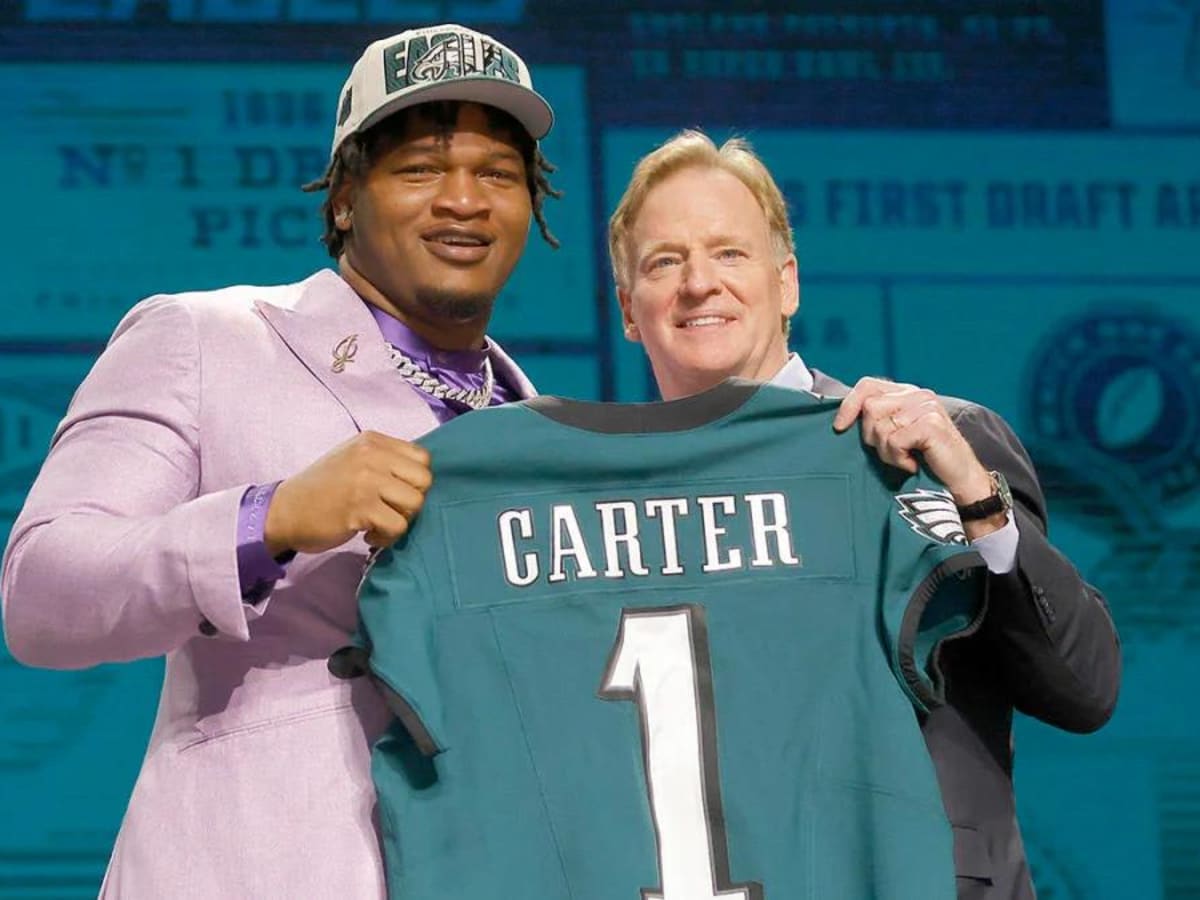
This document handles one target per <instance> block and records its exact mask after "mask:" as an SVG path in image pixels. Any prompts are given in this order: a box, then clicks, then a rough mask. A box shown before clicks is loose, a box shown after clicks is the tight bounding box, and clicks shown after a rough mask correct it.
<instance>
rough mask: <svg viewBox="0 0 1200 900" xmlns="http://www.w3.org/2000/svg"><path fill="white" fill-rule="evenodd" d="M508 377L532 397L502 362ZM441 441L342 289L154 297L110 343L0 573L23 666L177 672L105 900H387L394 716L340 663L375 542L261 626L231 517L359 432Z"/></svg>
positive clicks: (345, 553) (262, 613)
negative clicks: (116, 665) (375, 774)
mask: <svg viewBox="0 0 1200 900" xmlns="http://www.w3.org/2000/svg"><path fill="white" fill-rule="evenodd" d="M351 335H356V336H357V337H356V339H355V341H353V342H350V341H346V340H345V339H346V338H348V337H349V336H351ZM351 344H354V345H356V346H355V347H354V352H353V356H352V357H351V358H349V359H347V360H345V361H344V363H343V365H342V366H341V367H340V369H341V370H340V371H335V369H336V368H338V367H337V366H335V365H334V363H335V348H337V347H338V346H339V345H340V346H341V349H342V351H343V352H342V354H341V355H342V356H343V357H346V356H347V355H348V354H347V353H346V352H345V351H346V350H347V349H348V348H350V347H351ZM493 346H495V345H493ZM492 362H493V366H494V368H495V370H496V372H497V375H498V377H500V378H503V379H504V380H505V381H506V383H508V384H509V385H511V386H512V387H514V388H515V389H516V390H517V391H518V393H519V394H520V395H521V396H531V395H532V394H533V387H532V385H531V384H530V383H529V381H528V379H527V378H526V377H525V376H524V374H523V373H522V372H521V371H520V370H519V369H518V368H517V367H516V366H515V364H514V363H513V362H512V360H510V359H509V358H508V357H507V356H506V355H505V354H504V353H503V352H502V351H501V350H500V349H499V348H496V349H495V351H494V355H493V357H492ZM436 425H437V420H436V419H435V417H434V415H433V413H432V411H431V410H430V408H429V406H428V405H427V404H426V403H425V401H424V400H423V399H422V398H421V397H420V396H419V395H418V394H417V392H416V391H415V390H414V389H413V388H411V387H409V386H408V385H407V384H405V383H404V382H403V381H402V380H401V379H400V378H399V377H398V375H397V374H396V372H395V371H394V369H393V368H392V367H391V363H390V361H389V358H388V355H387V352H386V350H385V345H384V343H383V339H382V337H381V336H380V334H379V328H378V326H377V325H376V324H375V322H374V320H373V319H372V317H371V314H370V312H369V311H368V310H367V308H366V306H365V305H364V304H363V302H362V301H361V300H360V299H359V298H358V296H357V295H356V294H355V293H354V292H353V291H352V290H351V289H350V288H349V287H348V286H347V285H346V283H345V282H343V281H342V279H341V278H339V277H338V276H337V275H336V274H334V273H333V272H330V271H327V270H326V271H321V272H318V273H317V274H315V275H313V276H311V277H309V278H308V279H306V280H305V281H302V282H300V283H298V284H290V285H283V286H278V287H246V286H238V287H230V288H226V289H224V290H219V291H212V292H205V293H191V294H178V295H172V296H157V297H152V298H150V299H148V300H145V301H143V302H142V303H140V304H138V306H136V307H135V308H134V309H133V310H132V311H131V312H130V313H129V314H128V315H127V316H126V317H125V319H124V320H123V321H122V322H121V324H120V325H119V326H118V328H117V330H116V332H115V333H114V335H113V337H112V340H111V341H110V343H109V345H108V348H107V349H106V350H105V351H104V353H103V354H102V355H101V357H100V358H99V360H98V361H97V362H96V365H95V367H94V368H93V369H92V371H91V373H90V374H89V375H88V377H87V379H86V380H85V381H84V383H83V384H82V385H81V386H80V388H79V390H78V391H77V393H76V394H75V397H74V399H73V400H72V402H71V406H70V409H69V411H68V413H67V416H66V418H65V419H64V420H63V422H62V423H61V425H60V426H59V428H58V430H57V432H56V433H55V436H54V440H53V443H52V447H51V451H50V455H49V457H48V458H47V459H46V462H45V464H44V466H43V468H42V471H41V473H40V475H39V476H38V478H37V481H36V482H35V483H34V486H33V489H32V490H31V491H30V494H29V497H28V499H27V500H26V503H25V507H24V509H23V510H22V512H21V515H20V517H19V518H18V519H17V521H16V524H15V525H14V527H13V530H12V534H11V536H10V539H9V545H8V549H7V551H6V554H5V560H4V575H3V597H4V629H5V638H6V640H7V642H8V646H9V648H10V650H11V652H12V654H13V655H14V656H15V657H16V658H17V659H19V660H21V661H22V662H25V663H27V664H29V665H35V666H47V667H51V668H62V669H72V668H82V667H85V666H92V665H95V664H97V663H102V662H110V661H115V660H130V659H137V658H140V657H151V656H158V655H160V654H165V655H166V677H165V682H164V684H163V689H162V696H161V699H160V702H159V708H158V716H157V719H156V721H155V724H154V730H153V733H152V735H151V738H150V746H149V748H148V750H147V752H146V757H145V760H144V762H143V765H142V770H141V773H140V775H139V777H138V781H137V785H136V787H135V788H134V792H133V796H132V798H131V799H130V802H129V807H128V809H127V811H126V813H125V818H124V821H123V823H122V825H121V831H120V834H119V836H118V838H117V843H116V846H115V848H114V850H113V855H112V859H111V861H110V863H109V867H108V873H107V875H106V877H105V881H104V886H103V888H102V889H101V895H102V896H104V897H121V898H154V900H159V898H164V897H171V898H187V897H194V898H203V900H213V898H218V897H219V898H238V897H304V898H313V900H316V898H326V897H329V898H333V897H337V898H343V897H353V898H356V900H357V898H374V897H382V896H384V895H385V890H384V885H383V870H382V866H381V862H380V853H379V846H378V837H377V832H376V824H375V821H374V806H375V799H374V792H373V789H372V786H371V779H370V773H369V759H370V746H371V743H372V742H373V740H374V739H375V738H376V737H377V736H378V734H379V733H380V731H381V730H382V729H383V728H384V727H385V726H386V724H387V722H388V721H389V718H390V717H389V714H388V713H387V711H386V710H385V708H384V707H383V705H382V703H381V701H380V700H379V698H378V697H377V696H376V695H375V693H374V691H373V689H372V688H371V686H370V685H369V684H367V680H366V679H357V680H355V681H340V680H337V679H334V678H333V677H332V676H330V675H329V673H328V671H327V670H326V665H325V661H326V657H327V656H328V655H329V654H330V653H331V652H332V651H333V650H335V649H337V648H338V647H340V646H342V645H343V644H344V643H345V639H346V636H347V634H348V633H349V632H350V631H352V630H353V628H354V625H355V616H356V611H355V589H356V587H357V584H358V581H359V578H360V576H361V574H362V570H363V563H364V560H365V558H366V553H367V547H366V544H365V543H363V541H362V540H361V538H355V539H354V540H352V541H350V542H348V543H346V544H344V545H343V546H341V547H338V548H336V549H334V550H331V551H329V552H326V553H322V554H318V555H304V554H301V555H300V556H298V557H296V559H295V560H294V561H293V562H292V563H291V565H290V566H289V569H288V574H287V577H286V579H284V580H282V581H280V582H279V583H278V584H277V585H276V588H275V590H274V592H273V593H272V594H271V596H270V597H268V598H267V599H266V600H264V601H262V602H261V603H259V604H257V605H255V606H253V607H251V606H246V605H244V604H243V603H242V600H241V597H240V593H239V586H238V572H237V560H236V549H235V544H236V524H237V515H238V504H239V502H240V500H241V497H242V495H243V493H244V492H245V490H246V488H247V486H249V485H251V484H262V483H267V482H271V481H275V480H278V479H281V478H285V477H287V476H289V475H291V474H293V473H295V472H297V471H299V470H300V469H302V468H303V467H304V466H306V465H308V464H309V463H311V462H312V461H313V460H315V459H316V458H318V457H319V456H321V455H322V454H323V453H325V452H326V451H328V450H330V449H331V448H333V447H334V446H335V445H337V444H339V443H342V442H343V441H346V440H348V439H349V438H351V437H353V436H354V435H355V434H356V433H357V432H359V431H362V430H376V431H381V432H384V433H387V434H390V435H393V436H396V437H402V438H406V439H413V438H416V437H418V436H420V435H422V434H424V433H425V432H427V431H429V430H430V429H432V428H434V427H435V426H436ZM209 623H211V624H209Z"/></svg>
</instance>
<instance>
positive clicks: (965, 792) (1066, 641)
mask: <svg viewBox="0 0 1200 900" xmlns="http://www.w3.org/2000/svg"><path fill="white" fill-rule="evenodd" d="M813 376H814V378H815V381H816V383H815V385H814V391H815V392H816V393H818V394H822V395H824V396H827V397H842V396H845V395H846V393H847V392H848V391H849V388H848V387H847V386H846V385H845V384H842V383H841V382H840V381H837V380H835V379H833V378H830V377H829V376H827V375H824V374H822V373H820V372H817V371H816V370H813ZM941 399H942V402H943V403H944V404H945V406H946V409H947V411H948V412H949V413H950V416H951V418H952V419H953V420H954V423H955V424H956V425H957V426H958V429H959V431H960V432H962V434H963V436H964V437H965V438H966V439H967V442H968V443H970V445H971V447H972V448H973V449H974V450H975V454H976V455H977V456H978V457H979V459H980V461H981V462H982V463H983V464H984V466H985V467H987V468H988V469H995V470H997V471H999V472H1001V473H1003V474H1004V476H1005V478H1007V479H1008V483H1009V485H1010V486H1011V487H1012V491H1013V500H1014V501H1015V515H1016V521H1017V529H1018V531H1019V533H1020V541H1019V543H1018V545H1017V564H1016V567H1015V568H1014V569H1013V571H1012V572H1009V573H1007V574H1005V575H989V576H988V579H987V588H986V590H987V604H988V605H987V613H986V615H985V616H984V620H983V624H982V626H981V627H980V628H979V630H978V631H977V632H975V633H974V634H973V635H971V636H969V637H964V638H960V639H958V640H955V641H950V642H948V643H947V644H946V645H945V647H944V648H943V650H942V656H941V665H942V671H943V673H944V674H945V677H946V705H945V706H941V707H938V708H936V709H934V710H933V711H932V712H931V713H930V714H929V715H928V716H925V717H923V720H922V722H921V730H922V732H923V733H924V735H925V743H926V745H927V746H928V747H929V753H930V755H931V756H932V757H933V763H934V767H935V768H936V770H937V776H938V783H939V785H940V786H941V789H942V799H943V803H944V805H945V807H946V814H947V816H948V817H949V819H950V822H951V824H952V825H953V826H954V857H955V859H954V862H955V869H956V873H957V875H958V896H959V900H1030V898H1033V897H1034V896H1035V895H1034V889H1033V884H1032V882H1031V880H1030V877H1029V866H1028V863H1027V862H1026V859H1025V848H1024V847H1023V845H1022V843H1021V833H1020V830H1019V828H1018V826H1017V817H1016V808H1015V805H1014V801H1013V786H1012V760H1013V752H1012V714H1013V710H1014V709H1017V710H1020V711H1021V712H1023V713H1025V714H1027V715H1030V716H1034V717H1035V718H1037V719H1040V720H1042V721H1043V722H1046V723H1048V724H1050V725H1054V726H1057V727H1059V728H1063V729H1066V730H1067V731H1074V732H1089V731H1095V730H1096V729H1097V728H1099V727H1100V726H1101V725H1103V724H1104V723H1105V722H1107V721H1108V719H1109V717H1110V716H1111V715H1112V712H1113V707H1114V706H1115V705H1116V701H1117V690H1118V687H1119V685H1120V680H1121V651H1120V644H1119V642H1118V639H1117V633H1116V629H1115V628H1114V627H1113V622H1112V618H1111V616H1110V615H1109V612H1108V608H1107V607H1106V606H1105V603H1104V599H1103V597H1101V596H1100V592H1099V591H1097V590H1096V589H1095V588H1094V587H1092V586H1091V585H1089V584H1087V583H1086V582H1085V581H1084V580H1083V579H1082V578H1081V577H1080V575H1079V573H1078V572H1077V571H1076V570H1075V567H1074V566H1073V565H1071V563H1070V561H1069V560H1067V559H1066V557H1064V556H1063V555H1062V554H1061V553H1059V552H1058V551H1057V550H1055V549H1054V547H1052V546H1051V545H1050V542H1049V540H1048V539H1047V537H1046V501H1045V498H1044V497H1043V496H1042V489H1041V486H1040V485H1039V484H1038V480H1037V475H1036V473H1035V472H1034V469H1033V464H1032V462H1031V461H1030V459H1029V455H1028V454H1027V453H1026V452H1025V448H1024V447H1022V446H1021V442H1020V441H1019V440H1017V436H1016V435H1015V434H1013V432H1012V429H1011V428H1009V427H1008V424H1007V423H1006V422H1005V421H1004V420H1003V419H1002V418H1000V416H998V415H996V414H995V413H994V412H992V411H991V410H989V409H985V408H984V407H982V406H978V405H976V404H973V403H968V402H966V401H964V400H957V399H954V398H952V397H943V398H941Z"/></svg>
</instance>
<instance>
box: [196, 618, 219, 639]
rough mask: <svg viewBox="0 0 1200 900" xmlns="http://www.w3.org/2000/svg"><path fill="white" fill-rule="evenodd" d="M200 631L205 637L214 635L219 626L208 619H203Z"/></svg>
mask: <svg viewBox="0 0 1200 900" xmlns="http://www.w3.org/2000/svg"><path fill="white" fill-rule="evenodd" d="M199 631H200V633H201V634H202V635H204V636H205V637H212V636H213V635H214V634H216V633H217V626H216V625H214V624H213V623H212V622H210V621H208V619H201V620H200V628H199Z"/></svg>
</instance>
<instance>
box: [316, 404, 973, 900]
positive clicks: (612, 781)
mask: <svg viewBox="0 0 1200 900" xmlns="http://www.w3.org/2000/svg"><path fill="white" fill-rule="evenodd" d="M836 408H837V404H836V402H824V401H820V400H818V399H817V398H815V397H813V396H811V395H808V394H802V393H799V392H795V391H789V390H784V389H780V388H773V387H768V386H758V385H751V384H750V383H748V382H727V383H725V384H724V385H721V386H720V387H718V388H715V389H714V390H712V391H709V392H707V393H706V394H702V395H698V396H696V397H692V398H688V399H686V400H679V401H673V402H670V403H656V404H642V405H616V404H590V403H576V402H571V401H563V400H558V399H554V398H540V399H538V400H534V401H530V402H526V403H521V404H516V405H511V406H506V407H500V408H493V409H491V410H486V411H481V412H476V413H472V414H470V415H468V416H463V417H461V418H459V419H456V420H454V421H453V422H451V423H449V424H447V425H445V426H443V427H441V428H439V429H438V430H437V431H435V432H433V433H432V434H431V435H429V436H428V437H427V438H426V439H424V440H423V443H424V444H425V445H426V446H427V447H428V448H429V450H430V452H431V454H432V457H433V465H434V471H435V475H434V478H435V480H434V486H433V489H432V490H431V491H430V493H429V495H428V498H427V500H426V503H425V507H424V510H423V511H422V512H421V514H420V516H419V517H418V519H417V521H416V523H415V526H414V527H413V529H412V530H411V532H410V533H409V534H408V536H407V537H406V539H404V541H403V542H402V543H401V544H399V545H397V547H396V548H395V549H394V550H387V551H384V552H382V553H380V554H379V555H378V557H377V559H376V561H375V563H374V565H373V567H372V568H371V569H370V571H369V572H368V574H367V576H366V577H365V579H364V582H363V585H362V588H361V591H360V615H361V627H360V635H359V641H360V644H361V645H362V646H363V647H367V648H369V656H367V654H366V653H364V652H363V651H362V650H355V649H352V650H347V651H343V652H342V653H341V654H339V655H335V657H334V659H333V660H331V668H333V669H334V670H335V671H338V670H339V667H340V668H341V669H342V671H343V674H347V670H348V669H351V668H353V666H354V665H355V664H359V665H361V664H362V663H363V661H364V659H365V660H367V661H368V664H369V667H370V669H371V671H372V672H373V673H374V675H375V676H376V677H377V678H378V679H379V680H380V682H381V684H382V685H383V686H384V687H385V692H387V693H389V694H390V696H391V700H392V702H393V708H394V709H396V711H397V713H398V719H399V722H398V723H397V725H396V727H395V728H393V729H392V732H391V733H390V734H389V735H388V736H385V738H383V739H382V740H381V741H380V742H379V744H378V745H377V746H376V748H375V750H374V756H373V776H374V779H375V783H376V787H377V789H378V793H379V806H380V812H381V821H382V830H383V838H384V851H385V858H386V865H387V873H388V880H389V890H390V892H391V895H392V896H394V897H396V898H402V900H639V898H642V900H717V898H721V900H726V898H728V900H752V898H753V900H759V898H763V897H765V898H769V900H857V898H861V900H942V898H945V900H952V898H953V897H954V893H955V888H954V870H953V863H952V848H951V832H950V827H949V825H948V823H947V821H946V818H945V816H944V813H943V811H942V804H941V801H940V798H939V794H938V789H937V784H936V781H935V776H934V772H933V768H932V764H931V762H930V759H929V756H928V753H927V751H926V749H925V745H924V742H923V741H922V738H921V733H920V730H919V728H918V723H917V719H916V716H915V714H914V709H913V707H914V704H915V705H916V706H917V707H923V706H928V705H931V704H935V703H937V702H938V696H939V683H938V679H937V671H936V665H935V662H936V660H935V650H936V646H937V644H938V642H939V641H940V640H941V639H943V638H946V637H947V636H950V635H953V634H956V633H963V632H964V631H965V630H966V629H969V628H970V627H972V625H973V623H974V622H975V621H976V620H977V618H978V616H979V615H980V614H981V610H980V608H979V605H980V601H979V595H980V591H979V590H978V585H977V583H976V581H975V579H974V578H972V577H969V575H970V573H969V572H968V571H967V570H969V569H972V568H975V567H978V566H980V565H981V564H982V561H981V560H980V558H979V557H978V555H977V554H975V553H974V552H972V551H970V549H969V547H967V546H966V543H965V538H964V535H963V531H962V526H961V523H960V522H959V520H958V516H957V513H956V512H955V510H954V506H953V503H952V501H951V500H950V498H949V495H948V494H946V493H944V492H943V491H941V490H940V489H939V487H938V486H937V485H936V484H935V483H932V482H930V481H929V480H928V478H927V477H926V476H923V475H922V476H914V477H911V478H910V477H907V476H905V474H904V473H903V472H899V470H896V469H888V468H886V467H884V466H882V465H881V464H880V463H879V462H878V461H877V460H875V459H874V458H873V452H869V451H865V450H864V449H863V447H862V445H861V443H860V440H859V437H858V433H857V429H853V430H851V431H850V432H849V433H847V434H843V435H836V434H835V433H834V432H833V429H832V427H831V423H832V421H833V415H834V412H835V411H836ZM956 576H957V577H956Z"/></svg>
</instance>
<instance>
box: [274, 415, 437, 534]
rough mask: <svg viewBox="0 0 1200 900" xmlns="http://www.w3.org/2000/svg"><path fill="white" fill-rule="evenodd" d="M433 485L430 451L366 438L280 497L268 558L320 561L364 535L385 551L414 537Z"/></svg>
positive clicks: (373, 435)
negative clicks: (299, 556) (317, 556)
mask: <svg viewBox="0 0 1200 900" xmlns="http://www.w3.org/2000/svg"><path fill="white" fill-rule="evenodd" d="M431 484H433V473H432V472H431V471H430V469H429V451H428V450H426V449H425V448H424V447H421V446H418V445H417V444H412V443H409V442H408V441H402V440H399V439H398V438H393V437H388V436H387V435H385V434H380V433H379V432H375V431H364V432H363V433H361V434H359V435H356V436H355V437H353V438H351V439H350V440H349V441H347V442H346V443H344V444H341V445H340V446H338V447H335V448H334V449H333V450H331V451H330V452H329V453H327V454H325V455H324V456H322V457H321V458H320V459H318V460H317V461H316V462H314V463H313V464H312V465H310V466H309V467H308V468H307V469H304V470H303V471H302V472H299V473H297V474H296V475H293V476H292V477H291V478H288V479H287V480H286V481H284V482H282V483H281V484H280V485H279V487H278V488H276V489H275V496H274V497H272V498H271V505H270V507H269V508H268V510H267V521H266V527H265V529H264V535H263V536H264V538H265V540H266V544H267V550H268V551H269V552H270V553H271V555H272V556H279V555H280V554H282V553H285V552H286V551H288V550H294V551H297V552H300V553H320V552H321V551H323V550H330V549H332V548H334V547H337V546H338V545H340V544H343V543H345V542H346V541H348V540H349V539H350V538H352V537H353V536H354V535H356V534H359V533H360V532H362V533H363V534H364V537H365V538H366V541H367V543H368V544H370V545H371V546H372V547H385V546H387V545H388V544H391V543H392V542H393V541H395V540H396V539H397V538H398V537H400V536H401V535H402V534H404V533H405V532H406V531H408V528H409V525H410V524H411V523H412V520H413V518H414V517H415V516H416V514H417V513H418V512H419V511H420V509H421V506H422V504H424V502H425V492H426V491H427V490H429V486H430V485H431Z"/></svg>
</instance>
